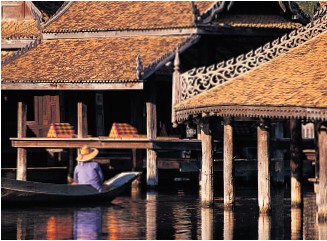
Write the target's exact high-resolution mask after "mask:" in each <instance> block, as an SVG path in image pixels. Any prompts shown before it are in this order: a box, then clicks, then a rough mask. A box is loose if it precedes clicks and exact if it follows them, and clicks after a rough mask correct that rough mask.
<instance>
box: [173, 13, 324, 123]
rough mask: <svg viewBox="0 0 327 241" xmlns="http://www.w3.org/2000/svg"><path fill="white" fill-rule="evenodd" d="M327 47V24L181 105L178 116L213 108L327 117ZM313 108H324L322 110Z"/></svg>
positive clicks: (219, 111) (217, 111) (227, 111)
mask: <svg viewBox="0 0 327 241" xmlns="http://www.w3.org/2000/svg"><path fill="white" fill-rule="evenodd" d="M325 18H326V15H325V17H324V18H323V19H324V20H321V21H322V22H324V21H325ZM313 31H314V30H313ZM326 49H327V31H326V26H325V28H324V31H323V32H321V33H320V34H318V35H316V36H315V37H314V38H312V39H311V40H309V41H307V42H304V43H303V44H300V45H299V46H298V47H294V48H291V49H290V51H289V52H286V53H284V54H282V55H280V56H278V57H276V58H274V59H272V60H270V61H269V62H266V63H264V64H262V65H260V66H258V67H257V68H254V69H252V70H251V71H248V72H246V73H245V74H243V75H242V74H241V75H239V76H238V77H236V78H235V79H232V80H230V81H227V82H225V83H223V84H221V85H218V86H216V87H213V88H212V89H209V90H208V91H205V92H203V93H201V94H199V95H197V96H195V97H192V98H190V99H188V100H185V101H183V102H181V103H180V104H178V105H176V106H175V110H176V112H177V113H176V114H177V120H178V121H182V120H185V119H187V118H188V117H189V116H192V115H197V114H201V113H210V112H211V113H215V114H219V115H248V116H261V117H262V116H263V115H264V116H274V117H279V116H286V117H290V116H292V117H298V118H303V117H308V118H317V119H321V118H322V119H327V54H326ZM270 107H271V108H275V109H274V111H275V112H274V113H272V112H270V111H271V109H269V108H270ZM242 108H243V112H242V111H240V110H241V109H242ZM297 108H299V109H297ZM308 108H309V109H310V110H309V109H308ZM312 108H313V109H319V110H318V112H317V113H318V114H317V113H314V112H312V111H313V110H312ZM282 111H284V113H283V114H281V112H282ZM310 111H311V112H310ZM310 113H311V114H312V115H311V114H310Z"/></svg>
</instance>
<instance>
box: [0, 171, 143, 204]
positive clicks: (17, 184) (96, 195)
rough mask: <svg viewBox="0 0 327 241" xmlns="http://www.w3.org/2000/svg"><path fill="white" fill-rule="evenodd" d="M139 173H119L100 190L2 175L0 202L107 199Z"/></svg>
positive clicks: (45, 202)
mask: <svg viewBox="0 0 327 241" xmlns="http://www.w3.org/2000/svg"><path fill="white" fill-rule="evenodd" d="M140 174H141V173H140V172H122V173H120V174H118V175H116V176H114V177H113V178H111V179H109V180H107V181H105V182H104V184H103V187H104V188H103V189H104V191H103V192H98V191H97V190H96V189H95V188H93V187H92V186H91V185H69V184H53V183H41V182H30V181H19V180H14V179H8V178H1V201H2V204H18V203H24V204H37V203H38V204H40V203H42V204H50V203H51V204H56V203H61V204H62V203H75V204H78V203H82V202H110V201H111V200H113V199H114V198H115V197H117V196H118V195H119V194H121V192H123V191H124V190H125V189H126V188H127V187H128V186H129V184H130V183H131V182H132V181H133V180H135V179H136V178H137V177H138V176H139V175H140Z"/></svg>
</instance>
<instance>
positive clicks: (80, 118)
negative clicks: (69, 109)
mask: <svg viewBox="0 0 327 241" xmlns="http://www.w3.org/2000/svg"><path fill="white" fill-rule="evenodd" d="M77 130H78V131H77V136H78V138H86V137H87V107H86V105H85V104H83V103H81V102H79V103H78V104H77Z"/></svg>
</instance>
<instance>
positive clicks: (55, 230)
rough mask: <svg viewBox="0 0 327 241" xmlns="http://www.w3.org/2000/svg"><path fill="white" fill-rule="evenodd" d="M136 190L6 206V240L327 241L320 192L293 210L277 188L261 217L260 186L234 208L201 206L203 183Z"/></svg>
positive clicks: (244, 192)
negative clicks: (87, 199)
mask: <svg viewBox="0 0 327 241" xmlns="http://www.w3.org/2000/svg"><path fill="white" fill-rule="evenodd" d="M172 188H173V190H171V189H168V188H166V189H165V190H161V189H159V190H158V191H151V192H146V191H140V190H132V191H131V192H130V193H129V192H128V193H126V194H125V195H123V196H121V197H118V198H116V199H115V200H114V201H113V202H112V204H101V205H100V206H79V207H63V206H57V207H54V206H52V207H28V208H24V209H22V208H15V209H13V208H3V207H2V210H1V238H2V239H36V240H40V239H42V240H44V239H60V240H62V239H87V240H89V239H124V240H126V239H134V240H135V239H152V240H154V239H183V240H188V239H322V240H326V239H327V224H318V223H316V213H315V210H316V207H315V195H314V192H313V190H312V188H306V189H305V190H304V208H303V210H300V209H295V210H291V209H290V193H289V189H288V188H282V189H276V188H273V189H272V208H273V211H272V214H271V216H259V214H258V208H257V190H256V187H255V186H247V187H237V192H236V206H235V209H234V211H224V209H223V198H222V197H223V196H222V191H217V192H216V194H215V203H216V205H215V207H214V208H212V209H210V208H201V205H200V198H199V190H198V188H197V187H195V188H194V189H190V187H189V186H188V187H185V186H184V187H183V186H180V187H172Z"/></svg>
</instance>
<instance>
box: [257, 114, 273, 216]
mask: <svg viewBox="0 0 327 241" xmlns="http://www.w3.org/2000/svg"><path fill="white" fill-rule="evenodd" d="M257 132H258V133H257V135H258V204H259V211H260V213H266V214H268V213H269V212H270V210H271V195H270V168H269V164H270V159H269V123H268V120H267V119H260V121H259V126H258V128H257Z"/></svg>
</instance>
